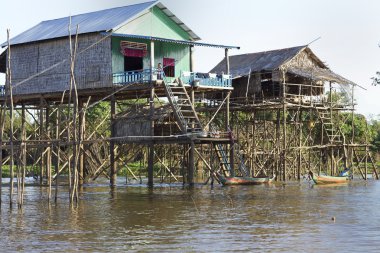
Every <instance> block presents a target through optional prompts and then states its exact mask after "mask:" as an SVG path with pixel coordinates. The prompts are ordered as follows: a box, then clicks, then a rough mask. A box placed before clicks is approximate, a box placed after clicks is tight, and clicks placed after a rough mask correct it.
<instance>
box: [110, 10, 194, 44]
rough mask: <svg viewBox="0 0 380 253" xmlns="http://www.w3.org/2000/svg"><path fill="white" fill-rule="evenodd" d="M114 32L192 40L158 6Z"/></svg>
mask: <svg viewBox="0 0 380 253" xmlns="http://www.w3.org/2000/svg"><path fill="white" fill-rule="evenodd" d="M114 32H115V33H123V34H136V35H144V36H153V37H161V38H167V39H176V40H190V36H189V34H188V33H187V32H186V31H185V30H183V29H182V28H181V27H180V26H178V25H177V24H176V23H175V22H174V21H173V20H171V19H170V18H169V17H167V16H166V15H165V13H163V12H162V11H161V10H160V9H159V8H158V7H156V6H155V7H153V8H151V9H150V10H149V11H147V12H145V13H144V14H142V15H141V16H139V17H138V18H136V19H134V20H132V21H131V22H129V23H127V24H126V25H124V26H123V27H121V28H119V29H117V30H116V31H114Z"/></svg>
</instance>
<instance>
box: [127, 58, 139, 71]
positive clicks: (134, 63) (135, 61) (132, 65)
mask: <svg viewBox="0 0 380 253" xmlns="http://www.w3.org/2000/svg"><path fill="white" fill-rule="evenodd" d="M142 69H143V58H142V57H132V56H124V71H125V72H128V71H136V70H142Z"/></svg>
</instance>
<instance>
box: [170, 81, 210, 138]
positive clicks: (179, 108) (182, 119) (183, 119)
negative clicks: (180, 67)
mask: <svg viewBox="0 0 380 253" xmlns="http://www.w3.org/2000/svg"><path fill="white" fill-rule="evenodd" d="M164 87H165V93H166V96H167V98H168V100H169V103H170V105H171V107H172V109H173V112H174V117H175V118H176V120H177V122H178V125H179V127H180V128H181V131H182V133H184V134H186V133H193V132H195V133H201V132H203V127H202V124H201V122H200V121H199V118H198V114H197V112H196V111H195V108H194V105H193V103H192V102H191V100H190V97H189V94H188V93H187V91H186V88H185V87H184V85H183V83H182V81H181V79H178V86H171V85H170V84H169V83H168V82H167V81H166V80H164Z"/></svg>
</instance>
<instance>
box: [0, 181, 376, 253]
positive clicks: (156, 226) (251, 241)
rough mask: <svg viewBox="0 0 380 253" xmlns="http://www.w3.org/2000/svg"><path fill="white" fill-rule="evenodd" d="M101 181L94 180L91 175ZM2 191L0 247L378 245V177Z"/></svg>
mask: <svg viewBox="0 0 380 253" xmlns="http://www.w3.org/2000/svg"><path fill="white" fill-rule="evenodd" d="M98 183H99V182H98ZM7 191H8V189H7V188H4V189H3V203H2V204H1V223H0V252H14V251H17V252H380V201H379V198H380V181H373V180H369V181H368V182H365V181H363V180H358V181H354V182H351V183H349V184H347V185H340V186H324V187H323V186H315V185H312V184H311V183H309V182H307V181H301V182H287V183H286V184H284V183H276V184H273V185H259V186H234V187H222V186H219V185H215V186H214V187H211V186H210V185H196V186H195V187H194V188H193V189H189V188H184V187H182V185H180V184H177V185H173V184H172V185H156V186H155V187H154V189H153V190H152V189H148V188H147V187H145V186H144V185H125V183H123V182H122V181H121V180H120V182H119V184H118V187H116V189H114V190H111V189H110V188H109V187H108V186H107V184H106V183H104V184H102V183H99V184H96V185H86V186H85V187H84V188H83V190H82V192H81V193H80V202H79V205H78V207H70V205H69V202H68V193H67V188H65V187H63V186H62V187H60V188H59V198H58V202H57V203H54V202H53V203H50V204H49V203H48V201H47V194H46V191H47V189H46V188H40V187H38V186H27V188H26V191H27V193H26V196H25V204H24V206H23V208H22V209H21V210H20V209H17V207H15V208H13V209H10V208H9V204H8V199H7V198H8V196H7Z"/></svg>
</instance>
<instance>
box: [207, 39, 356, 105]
mask: <svg viewBox="0 0 380 253" xmlns="http://www.w3.org/2000/svg"><path fill="white" fill-rule="evenodd" d="M229 61H230V74H231V75H232V78H233V82H232V83H233V87H234V91H233V92H232V97H233V98H235V99H239V98H250V99H254V100H255V101H257V102H261V101H263V100H278V99H280V98H281V97H283V93H284V94H285V96H286V97H287V98H288V99H289V101H294V102H298V100H299V99H304V100H305V98H306V99H310V97H321V96H322V95H323V94H324V83H325V82H334V83H338V84H353V82H351V81H349V80H347V79H346V78H344V77H342V76H340V75H338V74H336V73H334V72H333V71H331V70H330V69H329V68H328V67H327V65H326V64H325V63H324V62H322V61H321V60H320V59H319V58H318V57H317V56H316V55H315V54H314V53H313V52H312V51H311V49H310V48H309V47H308V46H298V47H292V48H285V49H279V50H272V51H264V52H258V53H250V54H241V55H233V56H230V57H229ZM225 66H226V61H225V59H223V60H222V61H221V62H220V63H219V64H218V65H216V66H215V67H214V68H213V69H212V70H211V71H210V72H213V73H222V72H226V68H225ZM283 87H284V89H282V88H283Z"/></svg>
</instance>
